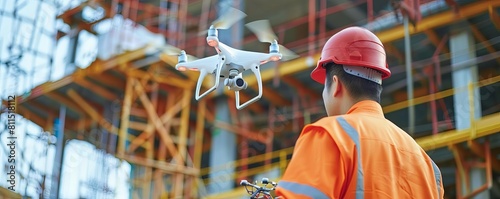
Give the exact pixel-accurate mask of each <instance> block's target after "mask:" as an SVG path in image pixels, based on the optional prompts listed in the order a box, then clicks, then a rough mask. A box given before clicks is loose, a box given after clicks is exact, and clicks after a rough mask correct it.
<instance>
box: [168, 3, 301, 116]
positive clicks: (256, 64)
mask: <svg viewBox="0 0 500 199" xmlns="http://www.w3.org/2000/svg"><path fill="white" fill-rule="evenodd" d="M244 17H246V14H245V13H243V12H242V11H240V10H238V9H236V8H229V10H228V11H227V12H225V13H224V14H223V15H221V16H220V17H219V18H218V19H217V20H215V21H214V22H213V23H212V24H211V26H210V28H209V29H208V30H207V31H206V32H207V37H206V41H207V44H208V45H209V46H210V47H213V48H215V51H216V52H217V54H216V55H212V56H209V57H205V58H201V59H196V58H194V57H192V56H190V55H187V54H186V51H184V50H179V49H176V48H175V47H173V48H172V47H169V48H164V52H165V53H167V54H171V55H172V54H173V53H175V54H177V56H178V57H177V58H178V59H177V61H178V63H177V64H176V65H175V69H177V70H178V71H187V70H191V71H199V72H200V76H199V77H198V82H197V84H196V91H195V99H196V100H197V101H199V100H200V99H202V98H203V97H205V96H207V95H208V94H209V93H211V92H212V91H214V90H216V89H217V87H219V81H220V79H223V81H224V86H227V87H228V89H229V90H231V91H234V92H235V98H236V108H237V109H238V110H241V109H243V108H245V107H246V106H248V105H250V104H252V103H254V102H256V101H258V100H259V99H260V98H261V97H262V78H261V75H260V69H259V68H260V66H261V65H263V64H265V63H267V62H270V61H279V60H289V59H293V58H296V57H298V56H297V55H296V54H295V53H294V52H292V51H291V50H288V49H286V48H285V47H284V46H282V45H279V44H278V42H277V37H276V35H275V34H274V32H273V31H272V28H271V25H270V23H269V21H268V20H259V21H254V22H251V23H248V24H246V25H245V26H246V27H247V28H249V29H250V30H251V31H252V32H253V33H254V34H255V35H256V36H257V38H258V40H259V41H261V42H267V43H270V46H269V53H261V52H251V51H245V50H239V49H235V48H232V47H230V46H228V45H226V44H224V43H222V42H220V41H219V38H218V30H219V29H228V28H229V27H231V26H232V25H233V24H234V23H236V22H237V21H239V20H241V19H243V18H244ZM172 50H173V51H172ZM280 50H281V51H280ZM172 52H173V53H172ZM188 58H189V60H188ZM247 70H250V71H252V72H253V74H254V75H255V77H256V79H257V84H258V89H259V92H258V95H257V96H255V97H253V98H252V99H250V100H248V101H247V102H244V103H240V94H239V91H241V90H243V89H246V88H247V87H248V85H247V83H246V82H245V80H244V79H243V75H242V73H243V72H244V71H247ZM208 74H211V75H214V77H215V83H214V85H213V86H212V87H211V88H209V89H208V90H206V91H205V92H203V93H202V94H200V90H201V86H202V83H203V80H204V79H205V77H206V76H207V75H208Z"/></svg>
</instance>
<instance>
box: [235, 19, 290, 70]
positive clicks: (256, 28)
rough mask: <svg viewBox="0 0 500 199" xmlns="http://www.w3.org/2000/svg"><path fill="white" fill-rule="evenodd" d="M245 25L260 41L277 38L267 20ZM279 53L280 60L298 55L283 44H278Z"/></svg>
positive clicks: (269, 40)
mask: <svg viewBox="0 0 500 199" xmlns="http://www.w3.org/2000/svg"><path fill="white" fill-rule="evenodd" d="M245 26H246V27H247V28H248V29H250V31H252V32H253V33H254V34H255V36H257V39H259V41H260V42H267V43H273V42H276V41H277V40H278V37H277V36H276V34H275V33H274V31H273V29H272V28H271V23H269V20H258V21H253V22H250V23H247V24H245ZM278 46H279V48H280V53H281V54H282V55H283V58H282V60H283V61H287V60H291V59H295V58H297V57H299V55H297V54H296V53H294V52H293V51H291V50H290V49H288V48H286V47H285V46H283V45H278Z"/></svg>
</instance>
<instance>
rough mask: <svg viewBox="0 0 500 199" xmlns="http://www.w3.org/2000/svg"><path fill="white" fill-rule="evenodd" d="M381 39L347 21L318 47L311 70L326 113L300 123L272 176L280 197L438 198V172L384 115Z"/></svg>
mask: <svg viewBox="0 0 500 199" xmlns="http://www.w3.org/2000/svg"><path fill="white" fill-rule="evenodd" d="M390 75H391V72H390V70H389V69H388V67H387V64H386V54H385V50H384V46H383V45H382V42H381V41H380V40H379V39H378V38H377V36H375V34H373V33H372V32H370V31H369V30H367V29H364V28H360V27H349V28H346V29H343V30H342V31H340V32H338V33H337V34H335V35H333V36H332V37H331V38H330V39H329V40H328V41H327V42H326V44H325V46H324V47H323V50H322V52H321V58H320V60H319V62H318V64H317V66H316V68H315V69H314V70H313V71H312V73H311V77H312V79H313V80H315V81H316V82H319V83H321V84H324V89H323V102H324V105H325V108H326V112H327V114H328V117H325V118H322V119H320V120H319V121H317V122H315V123H313V124H309V125H307V126H305V127H304V129H303V130H302V132H301V134H300V136H299V138H298V140H297V143H296V145H295V149H294V152H293V156H292V159H291V161H290V163H289V165H288V167H287V169H286V171H285V174H284V175H283V178H282V180H281V181H280V182H279V183H278V188H277V190H276V195H277V196H279V198H286V199H290V198H318V199H320V198H356V199H362V198H398V199H403V198H423V199H433V198H443V197H444V188H443V183H442V178H441V172H440V170H439V168H438V167H437V166H436V164H435V163H434V162H433V161H432V159H431V158H430V157H429V156H428V155H427V154H426V153H425V151H424V150H423V149H422V148H421V147H420V146H419V145H418V144H417V143H416V142H415V140H414V139H413V138H412V137H411V136H409V135H408V134H407V133H406V132H404V131H403V130H402V129H401V128H399V127H398V126H396V125H395V124H394V123H392V122H391V121H389V120H387V119H386V118H385V117H384V114H383V112H382V107H381V105H380V104H379V102H380V94H381V91H382V79H385V78H387V77H389V76H390Z"/></svg>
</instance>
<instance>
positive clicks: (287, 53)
mask: <svg viewBox="0 0 500 199" xmlns="http://www.w3.org/2000/svg"><path fill="white" fill-rule="evenodd" d="M279 46H280V53H281V55H283V57H282V58H281V60H283V61H288V60H292V59H295V58H298V57H299V55H297V53H295V52H293V51H292V50H290V49H288V48H285V46H283V45H281V44H280V45H279Z"/></svg>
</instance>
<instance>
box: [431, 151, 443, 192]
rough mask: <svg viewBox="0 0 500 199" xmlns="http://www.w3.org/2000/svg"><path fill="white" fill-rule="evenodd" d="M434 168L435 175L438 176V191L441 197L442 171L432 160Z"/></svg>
mask: <svg viewBox="0 0 500 199" xmlns="http://www.w3.org/2000/svg"><path fill="white" fill-rule="evenodd" d="M431 162H432V169H433V170H434V177H435V178H436V185H437V193H438V197H437V198H439V197H441V171H439V167H438V166H437V165H436V163H434V161H432V160H431Z"/></svg>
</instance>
